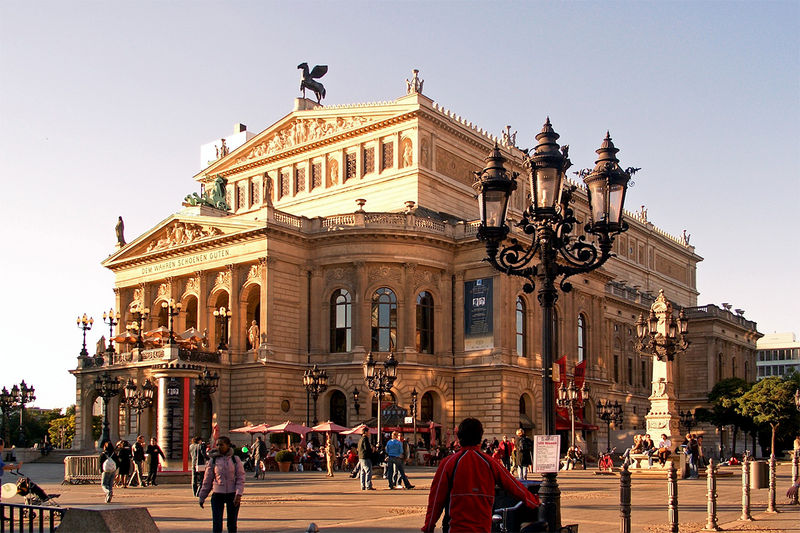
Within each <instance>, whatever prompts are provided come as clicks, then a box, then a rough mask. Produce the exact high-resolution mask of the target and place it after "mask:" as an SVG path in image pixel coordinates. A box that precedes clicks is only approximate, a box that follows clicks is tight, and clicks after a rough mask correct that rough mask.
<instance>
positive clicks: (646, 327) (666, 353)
mask: <svg viewBox="0 0 800 533" xmlns="http://www.w3.org/2000/svg"><path fill="white" fill-rule="evenodd" d="M688 330H689V322H688V320H686V315H685V314H684V312H683V309H681V311H680V313H679V314H678V318H677V320H676V318H675V315H674V314H673V312H672V304H671V303H670V302H668V301H667V299H666V297H665V296H664V290H663V289H661V290H660V291H659V292H658V298H656V301H655V302H654V303H653V305H652V306H651V307H650V315H649V316H648V317H647V319H645V317H644V313H641V314H640V315H639V320H637V321H636V334H637V335H638V337H639V340H638V342H637V343H636V350H637V351H638V352H639V353H641V354H642V355H646V356H654V357H656V358H657V359H658V360H659V361H673V360H674V359H675V356H676V355H678V354H679V353H681V352H684V351H686V349H687V348H688V347H689V341H688V340H686V337H685V335H686V333H687V332H688Z"/></svg>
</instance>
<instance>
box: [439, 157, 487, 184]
mask: <svg viewBox="0 0 800 533" xmlns="http://www.w3.org/2000/svg"><path fill="white" fill-rule="evenodd" d="M477 170H480V169H479V168H478V166H477V165H473V164H472V163H470V162H469V161H467V160H466V159H463V158H462V157H459V156H457V155H455V154H453V153H451V152H449V151H447V150H445V149H444V148H441V147H437V148H436V171H437V172H440V173H441V174H444V175H445V176H449V177H451V178H453V179H454V180H456V181H458V182H460V183H463V184H464V185H469V186H470V187H471V186H472V184H473V183H475V174H474V172H475V171H477Z"/></svg>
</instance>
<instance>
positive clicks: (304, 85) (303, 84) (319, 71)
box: [297, 63, 328, 104]
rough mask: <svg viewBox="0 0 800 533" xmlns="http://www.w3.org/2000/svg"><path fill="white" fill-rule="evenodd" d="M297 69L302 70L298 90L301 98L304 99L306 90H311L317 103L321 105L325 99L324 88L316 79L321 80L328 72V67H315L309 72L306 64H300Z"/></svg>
mask: <svg viewBox="0 0 800 533" xmlns="http://www.w3.org/2000/svg"><path fill="white" fill-rule="evenodd" d="M297 68H299V69H303V76H302V78H300V90H301V91H303V98H305V97H306V89H311V90H312V91H313V92H314V96H316V97H317V103H318V104H321V103H322V99H323V98H325V87H324V86H323V85H322V84H321V83H320V82H318V81H315V79H316V78H321V77H322V76H324V75H325V74H326V73H327V72H328V65H317V66H315V67H314V68H313V69H312V70H311V72H309V71H308V63H300V64H299V65H297Z"/></svg>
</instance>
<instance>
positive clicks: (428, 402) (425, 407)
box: [419, 391, 433, 422]
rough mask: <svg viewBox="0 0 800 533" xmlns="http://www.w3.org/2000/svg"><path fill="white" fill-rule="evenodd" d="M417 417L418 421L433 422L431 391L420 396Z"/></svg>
mask: <svg viewBox="0 0 800 533" xmlns="http://www.w3.org/2000/svg"><path fill="white" fill-rule="evenodd" d="M419 415H420V416H419V419H420V420H422V421H423V422H430V421H431V420H433V393H432V392H431V391H428V392H426V393H425V394H423V395H422V400H421V401H420V402H419Z"/></svg>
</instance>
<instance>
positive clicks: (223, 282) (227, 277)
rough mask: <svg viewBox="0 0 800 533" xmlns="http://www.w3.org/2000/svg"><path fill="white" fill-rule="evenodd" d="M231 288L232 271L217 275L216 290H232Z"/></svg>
mask: <svg viewBox="0 0 800 533" xmlns="http://www.w3.org/2000/svg"><path fill="white" fill-rule="evenodd" d="M230 287H231V271H230V270H224V271H222V272H220V273H218V274H217V277H216V279H215V280H214V288H215V289H216V288H223V289H230Z"/></svg>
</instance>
